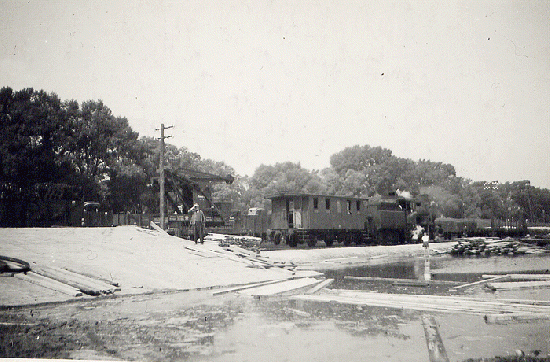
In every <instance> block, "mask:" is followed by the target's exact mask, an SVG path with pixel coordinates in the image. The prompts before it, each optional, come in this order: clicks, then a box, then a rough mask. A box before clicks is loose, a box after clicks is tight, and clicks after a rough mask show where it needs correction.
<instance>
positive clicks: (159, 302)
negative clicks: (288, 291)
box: [0, 256, 550, 362]
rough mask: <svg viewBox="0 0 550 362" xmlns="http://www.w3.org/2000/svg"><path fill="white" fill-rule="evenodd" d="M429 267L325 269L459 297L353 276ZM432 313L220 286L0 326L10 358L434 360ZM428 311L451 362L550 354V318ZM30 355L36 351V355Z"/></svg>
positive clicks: (415, 273) (478, 265)
mask: <svg viewBox="0 0 550 362" xmlns="http://www.w3.org/2000/svg"><path fill="white" fill-rule="evenodd" d="M495 259H498V260H495ZM549 260H550V259H549V258H548V257H544V258H543V257H534V256H530V257H522V258H521V259H519V258H512V257H509V258H507V257H498V258H497V257H495V258H487V259H485V258H471V259H468V258H451V257H447V256H441V257H436V258H432V259H431V260H430V264H431V268H432V271H433V272H434V273H435V276H436V277H437V278H439V279H447V277H449V276H454V277H455V278H456V279H455V280H460V281H466V282H469V281H474V280H476V279H479V278H480V276H481V274H480V273H488V274H489V273H497V272H508V271H518V270H520V269H523V268H525V269H523V270H534V271H538V272H544V271H545V270H546V269H545V268H546V267H547V265H548V261H549ZM423 266H424V261H423V259H422V258H419V259H413V260H400V261H397V262H392V263H387V264H378V265H364V266H361V267H356V268H349V269H339V270H326V271H325V273H326V276H327V277H328V278H335V279H336V280H335V282H334V283H333V284H332V285H331V286H330V288H334V289H356V290H369V291H380V292H391V293H406V294H410V295H414V294H422V293H424V294H426V293H437V294H443V295H448V294H452V293H451V292H450V291H449V290H448V289H449V286H448V285H446V286H443V287H441V288H440V289H436V290H430V289H428V288H422V287H413V286H399V287H395V286H388V285H384V284H383V283H381V282H373V283H367V282H357V281H350V280H346V279H345V278H344V277H345V276H374V277H387V278H409V279H418V278H421V276H422V275H423ZM514 268H517V269H514ZM443 277H444V278H443ZM449 280H450V279H449ZM547 291H548V290H547V289H538V290H528V291H521V292H518V291H516V292H514V293H512V294H509V293H508V294H501V293H494V292H490V291H488V290H484V289H483V288H477V289H473V290H472V291H471V293H472V294H474V295H473V296H476V297H479V296H484V297H486V298H502V297H506V298H520V299H540V300H550V298H548V297H547V296H545V293H547ZM468 296H472V295H468ZM526 296H527V297H526ZM545 298H546V299H545ZM423 313H424V312H420V311H412V310H404V309H393V308H382V307H369V306H357V305H345V304H339V303H335V302H312V301H295V300H292V299H290V298H288V296H285V295H282V296H273V297H266V298H261V299H257V298H253V297H249V296H245V295H239V294H233V293H228V294H221V295H213V294H212V292H211V291H196V292H181V293H157V294H151V295H140V296H129V297H120V298H113V299H95V300H90V301H85V302H79V303H67V304H62V305H53V306H38V307H34V308H32V309H31V308H22V309H17V310H14V311H11V312H10V311H5V313H4V314H3V315H0V317H2V318H1V319H2V320H3V321H13V320H16V321H19V322H22V321H26V324H25V323H21V325H20V326H17V327H9V328H11V329H6V328H8V327H2V326H0V328H5V329H4V330H1V332H2V333H0V335H3V336H4V339H3V338H0V342H2V341H5V345H2V346H0V347H3V348H4V350H5V351H7V352H6V353H7V356H8V357H9V356H11V357H14V356H16V355H17V354H16V352H14V351H15V350H10V349H9V348H10V345H11V346H13V345H14V342H15V346H20V347H17V348H19V350H21V349H22V348H23V347H21V346H26V347H25V348H27V350H29V351H32V348H35V349H38V350H40V351H44V350H46V348H50V349H51V350H52V351H54V352H56V351H57V353H58V354H53V355H52V354H50V355H43V356H42V357H55V358H78V359H102V358H109V359H123V360H140V361H156V360H172V361H178V360H186V361H255V362H256V361H277V362H281V361H413V362H414V361H419V362H420V361H422V362H425V361H429V355H428V349H427V343H426V339H425V333H424V328H423V326H422V322H421V318H422V316H423ZM429 315H430V316H433V317H434V318H435V320H436V322H437V325H438V329H439V333H440V335H441V339H442V341H443V345H444V347H445V349H446V352H447V355H448V357H449V359H450V361H466V360H467V359H469V358H473V359H481V358H493V357H495V356H514V355H515V354H516V353H517V351H518V350H520V351H523V352H524V353H525V354H527V355H530V356H534V355H535V354H539V356H546V357H548V356H549V354H550V321H548V320H546V321H531V322H529V323H519V322H514V323H511V324H502V325H501V324H488V323H486V322H485V320H484V318H483V316H480V315H469V314H451V313H429ZM18 328H21V330H19V329H18ZM22 331H24V333H23V332H22ZM8 337H9V338H10V339H9V340H8ZM17 338H19V340H18V339H17ZM25 338H26V339H25ZM8 342H9V343H10V344H8ZM18 343H19V344H18ZM6 348H8V349H6ZM11 348H14V347H11ZM1 350H2V348H0V351H1ZM19 350H18V351H19ZM54 352H52V353H54ZM27 354H30V355H31V356H32V352H27ZM28 356H29V355H26V356H25V355H23V356H22V357H28ZM546 360H548V359H546Z"/></svg>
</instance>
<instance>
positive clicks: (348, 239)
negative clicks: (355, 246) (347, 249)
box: [343, 234, 352, 246]
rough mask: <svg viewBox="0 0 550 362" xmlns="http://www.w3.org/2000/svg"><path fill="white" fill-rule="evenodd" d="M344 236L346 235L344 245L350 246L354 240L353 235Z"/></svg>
mask: <svg viewBox="0 0 550 362" xmlns="http://www.w3.org/2000/svg"><path fill="white" fill-rule="evenodd" d="M343 237H344V246H350V245H351V242H352V238H351V235H349V234H345V235H344V236H343Z"/></svg>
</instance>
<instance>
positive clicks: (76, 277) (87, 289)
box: [33, 266, 120, 295]
mask: <svg viewBox="0 0 550 362" xmlns="http://www.w3.org/2000/svg"><path fill="white" fill-rule="evenodd" d="M33 270H34V271H35V272H36V273H37V274H40V275H42V276H45V277H48V278H51V279H55V280H57V281H59V282H61V283H64V284H67V285H70V286H71V287H74V288H76V289H79V290H80V291H82V293H84V294H88V295H101V294H112V293H114V292H115V291H116V290H117V289H118V290H120V288H117V287H115V286H113V285H111V284H107V283H103V282H101V281H99V280H94V279H91V278H88V277H85V276H84V275H82V274H78V273H73V272H70V271H68V270H65V269H61V268H56V267H45V266H40V267H34V268H33Z"/></svg>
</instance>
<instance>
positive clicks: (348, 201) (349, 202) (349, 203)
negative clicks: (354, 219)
mask: <svg viewBox="0 0 550 362" xmlns="http://www.w3.org/2000/svg"><path fill="white" fill-rule="evenodd" d="M347 208H348V214H351V200H347Z"/></svg>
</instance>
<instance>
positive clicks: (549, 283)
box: [487, 280, 550, 290]
mask: <svg viewBox="0 0 550 362" xmlns="http://www.w3.org/2000/svg"><path fill="white" fill-rule="evenodd" d="M487 287H489V288H490V289H492V290H514V289H527V288H550V280H537V281H529V282H495V283H487Z"/></svg>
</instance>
